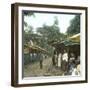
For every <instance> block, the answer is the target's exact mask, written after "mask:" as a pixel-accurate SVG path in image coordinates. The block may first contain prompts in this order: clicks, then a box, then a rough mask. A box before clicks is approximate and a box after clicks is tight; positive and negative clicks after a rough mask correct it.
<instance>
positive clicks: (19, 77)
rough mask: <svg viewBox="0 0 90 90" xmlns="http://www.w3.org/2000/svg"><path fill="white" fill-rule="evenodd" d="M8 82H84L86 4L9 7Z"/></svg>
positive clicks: (30, 83) (45, 83)
mask: <svg viewBox="0 0 90 90" xmlns="http://www.w3.org/2000/svg"><path fill="white" fill-rule="evenodd" d="M11 11H12V12H11V37H12V39H11V43H12V45H11V48H12V51H11V52H12V53H11V59H12V60H11V84H12V86H15V87H19V86H36V85H37V86H38V85H56V84H70V83H71V84H72V83H86V82H87V80H88V78H87V73H88V72H87V63H88V62H87V7H76V6H62V5H43V4H24V3H15V4H12V6H11Z"/></svg>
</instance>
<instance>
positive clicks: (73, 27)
mask: <svg viewBox="0 0 90 90" xmlns="http://www.w3.org/2000/svg"><path fill="white" fill-rule="evenodd" d="M66 33H67V34H68V35H74V34H77V33H80V15H76V16H75V18H74V19H72V20H71V22H70V26H69V27H68V29H67V32H66Z"/></svg>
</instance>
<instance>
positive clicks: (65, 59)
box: [62, 50, 68, 71]
mask: <svg viewBox="0 0 90 90" xmlns="http://www.w3.org/2000/svg"><path fill="white" fill-rule="evenodd" d="M67 69H68V53H67V52H66V50H64V53H63V55H62V70H63V71H67Z"/></svg>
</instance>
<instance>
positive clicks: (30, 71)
mask: <svg viewBox="0 0 90 90" xmlns="http://www.w3.org/2000/svg"><path fill="white" fill-rule="evenodd" d="M61 75H63V71H62V70H61V69H60V68H58V67H54V66H52V59H51V58H47V59H45V60H43V68H42V69H40V62H35V63H32V64H28V65H25V66H24V77H35V76H61Z"/></svg>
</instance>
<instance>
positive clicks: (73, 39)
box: [69, 33, 80, 42]
mask: <svg viewBox="0 0 90 90" xmlns="http://www.w3.org/2000/svg"><path fill="white" fill-rule="evenodd" d="M69 40H71V41H73V42H80V33H78V34H75V35H73V36H71V37H69Z"/></svg>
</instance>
